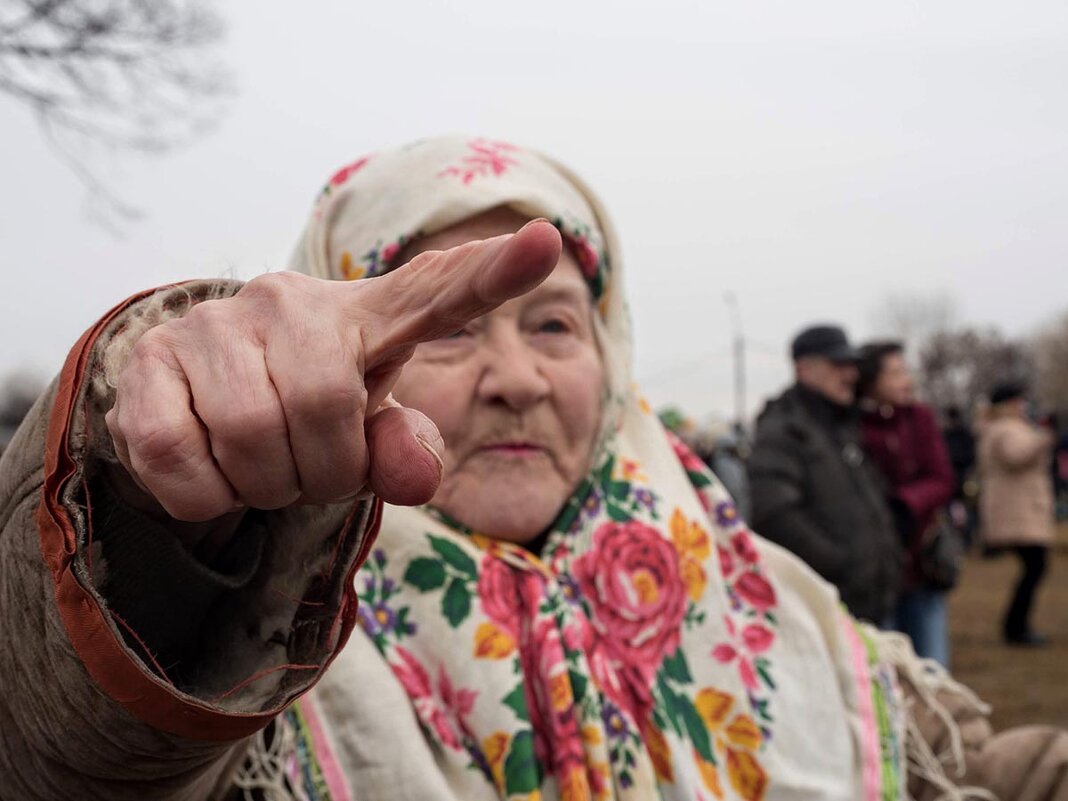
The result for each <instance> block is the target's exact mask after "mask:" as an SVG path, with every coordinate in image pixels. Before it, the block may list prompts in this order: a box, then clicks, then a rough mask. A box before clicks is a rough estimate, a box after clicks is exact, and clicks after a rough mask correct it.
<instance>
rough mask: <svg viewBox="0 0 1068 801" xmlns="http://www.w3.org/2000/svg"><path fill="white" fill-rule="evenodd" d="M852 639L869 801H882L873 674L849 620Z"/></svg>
mask: <svg viewBox="0 0 1068 801" xmlns="http://www.w3.org/2000/svg"><path fill="white" fill-rule="evenodd" d="M842 624H843V627H844V628H845V630H846V635H847V636H848V638H849V648H850V651H851V653H852V655H853V672H854V673H855V674H856V677H857V696H858V698H857V712H858V713H859V714H860V739H861V758H862V759H863V767H862V778H863V781H864V796H863V797H864V798H865V799H866V801H879V800H880V798H881V797H882V773H881V770H882V749H881V747H880V745H879V729H878V724H877V723H876V720H875V706H874V704H873V703H872V697H871V675H870V673H869V667H868V651H867V649H866V648H865V647H864V643H863V642H862V641H861V639H860V634H858V633H857V631H856V629H854V628H853V622H852V621H851V620H849V619H848V618H844V619H843V621H842Z"/></svg>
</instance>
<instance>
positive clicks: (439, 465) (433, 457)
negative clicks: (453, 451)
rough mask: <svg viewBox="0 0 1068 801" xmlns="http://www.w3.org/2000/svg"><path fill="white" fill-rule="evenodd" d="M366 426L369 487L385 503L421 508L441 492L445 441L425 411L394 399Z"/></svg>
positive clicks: (388, 401)
mask: <svg viewBox="0 0 1068 801" xmlns="http://www.w3.org/2000/svg"><path fill="white" fill-rule="evenodd" d="M386 404H389V405H383V407H382V408H381V409H379V411H377V412H376V413H375V414H374V416H372V417H371V418H370V419H369V420H368V421H367V423H366V425H365V432H366V437H367V449H368V453H369V458H370V468H369V471H368V482H367V483H368V486H369V487H370V489H371V491H372V492H373V493H374V494H375V495H377V496H378V497H379V498H381V499H382V500H383V501H385V502H386V503H391V504H394V505H396V506H420V505H421V504H424V503H427V502H429V501H430V499H431V498H433V497H434V493H436V492H437V491H438V485H440V484H441V476H442V471H443V469H444V462H443V457H444V455H445V442H444V441H443V440H442V438H441V434H440V433H438V429H437V426H435V425H434V423H433V422H432V421H431V420H430V418H429V417H427V416H426V415H425V414H423V413H422V412H418V411H416V410H415V409H407V408H405V407H403V406H400V405H397V404H396V401H393V400H392V398H390V399H388V400H387V401H386Z"/></svg>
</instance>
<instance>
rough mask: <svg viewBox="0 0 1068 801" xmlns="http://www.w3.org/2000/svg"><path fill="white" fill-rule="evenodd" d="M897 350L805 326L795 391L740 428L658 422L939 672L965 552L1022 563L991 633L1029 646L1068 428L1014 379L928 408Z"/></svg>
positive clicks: (743, 504) (857, 605)
mask: <svg viewBox="0 0 1068 801" xmlns="http://www.w3.org/2000/svg"><path fill="white" fill-rule="evenodd" d="M907 355H908V354H906V352H905V348H904V346H903V345H902V343H900V342H895V341H876V342H869V343H866V344H863V345H861V346H854V345H853V343H851V342H850V341H849V339H848V337H847V335H846V333H845V331H844V330H843V329H842V328H841V327H839V326H835V325H817V326H812V327H809V328H806V329H805V330H803V331H801V332H800V333H799V334H798V335H797V336H796V337H795V338H794V340H793V342H792V343H791V346H790V358H791V360H792V362H793V374H794V382H793V384H792V385H791V386H790V387H789V388H788V389H786V391H785V392H783V393H782V394H781V395H780V396H778V397H776V398H773V399H771V400H769V401H768V402H767V404H766V405H765V407H764V409H763V411H762V412H761V413H760V415H759V416H758V418H757V420H756V423H755V425H754V427H753V429H752V430H751V431H747V430H746V429H745V428H744V427H743V426H742V425H741V424H736V425H733V426H728V425H723V424H713V425H707V426H696V425H694V424H693V423H692V422H690V421H688V420H686V419H685V418H684V417H683V416H682V415H680V414H679V413H677V412H672V413H670V414H666V415H663V416H662V418H663V419H664V422H665V423H666V424H667V425H669V427H672V428H674V429H675V430H676V432H677V433H678V434H679V435H680V436H682V437H683V438H684V439H685V440H686V441H687V442H688V443H689V444H690V445H691V446H692V447H693V448H694V449H695V451H696V452H697V453H698V454H699V455H700V456H701V457H702V458H703V459H704V460H705V461H706V462H707V463H708V465H709V466H710V467H711V468H712V470H713V471H714V472H715V473H716V474H717V475H718V476H719V478H720V479H721V480H722V481H723V483H724V484H725V485H726V486H727V488H728V490H729V491H730V492H731V493H732V495H733V496H734V497H735V499H736V500H737V502H738V506H739V508H740V509H741V510H742V511H743V513H744V514H745V515H746V516H747V517H748V519H749V521H750V523H751V525H752V526H753V528H754V529H755V530H756V531H758V532H760V533H761V534H762V535H763V536H765V537H767V538H768V539H770V540H772V541H774V542H777V543H778V544H780V545H782V546H783V547H785V548H787V549H788V550H790V551H792V552H794V553H795V554H797V555H798V556H800V557H801V558H802V559H804V560H805V562H807V563H808V564H809V565H811V566H812V567H813V568H814V569H815V570H816V571H818V572H819V573H820V574H821V575H822V576H824V577H825V578H826V579H828V580H829V581H831V582H832V583H834V584H835V585H836V586H837V587H838V590H839V592H840V594H841V597H842V601H843V603H844V604H845V605H846V606H847V607H848V608H849V610H850V611H851V612H852V613H853V614H854V615H856V616H857V617H860V618H863V619H866V620H869V621H871V622H873V623H875V624H876V625H878V626H880V627H883V628H887V629H894V630H898V631H902V632H905V633H906V634H908V635H909V636H910V637H911V638H912V639H913V642H914V644H915V646H916V649H917V652H918V653H919V654H920V655H921V656H924V657H928V658H931V659H934V660H937V661H938V662H940V663H942V664H944V665H948V663H949V644H948V642H949V626H948V620H947V613H946V599H947V594H948V593H949V592H951V591H952V589H953V587H954V586H955V585H956V584H957V582H958V580H959V577H960V572H961V569H962V565H963V560H964V556H965V554H966V553H967V552H968V550H970V549H974V550H977V551H980V552H982V553H983V554H984V555H987V556H997V555H1000V554H1013V555H1014V556H1015V558H1016V559H1018V560H1019V562H1020V574H1019V579H1018V580H1017V582H1016V584H1015V586H1014V587H1012V588H1009V589H1008V591H1007V595H1008V598H1007V602H1006V606H1005V609H1004V613H1003V616H1002V619H1001V621H1000V626H1001V635H1002V636H1003V638H1004V640H1005V642H1006V643H1008V644H1010V645H1014V646H1021V647H1041V646H1043V645H1045V644H1046V643H1047V642H1048V640H1047V637H1046V636H1044V635H1043V634H1042V633H1040V632H1037V631H1036V630H1035V629H1034V628H1033V627H1032V624H1031V618H1032V614H1031V613H1032V608H1033V606H1034V600H1035V594H1036V590H1037V589H1038V587H1039V585H1040V583H1041V582H1042V580H1043V577H1044V576H1045V573H1046V570H1047V562H1048V552H1049V548H1050V546H1051V545H1052V544H1053V542H1054V540H1055V536H1056V522H1057V519H1058V518H1061V519H1063V518H1064V517H1065V514H1066V506H1068V504H1066V495H1068V431H1066V430H1064V429H1063V428H1062V427H1061V426H1059V424H1058V418H1057V416H1056V414H1054V413H1049V412H1046V411H1044V410H1040V409H1038V408H1037V407H1036V405H1035V404H1034V402H1033V401H1032V399H1031V395H1030V392H1029V387H1028V385H1027V384H1026V383H1025V382H1022V381H1019V380H1016V379H1015V377H1014V376H1013V375H1011V374H1010V375H1006V376H1004V377H1003V380H1001V381H999V382H997V383H996V384H995V385H994V386H991V387H990V388H989V391H988V392H987V393H986V394H985V395H984V396H981V397H977V398H975V402H974V404H973V406H972V407H971V408H967V409H962V408H959V407H951V408H945V409H933V408H931V407H929V406H927V405H925V404H924V403H922V402H921V401H920V400H919V399H918V396H919V393H918V391H917V390H918V388H917V382H916V380H915V378H914V375H913V373H912V371H911V369H910V367H909V362H908V359H907Z"/></svg>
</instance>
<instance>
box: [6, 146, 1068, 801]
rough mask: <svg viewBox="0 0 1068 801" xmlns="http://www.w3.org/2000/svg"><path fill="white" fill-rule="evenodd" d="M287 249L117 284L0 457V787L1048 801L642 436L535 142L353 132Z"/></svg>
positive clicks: (929, 671) (905, 657) (648, 419)
mask: <svg viewBox="0 0 1068 801" xmlns="http://www.w3.org/2000/svg"><path fill="white" fill-rule="evenodd" d="M539 218H545V219H546V220H548V222H547V221H543V220H541V219H539ZM294 266H295V268H296V269H297V270H299V271H301V272H304V273H306V274H308V275H300V274H296V273H287V274H275V275H268V276H263V277H260V278H257V279H255V280H253V281H251V282H249V283H248V284H246V285H244V286H239V285H237V284H233V283H228V282H222V281H194V282H190V283H186V284H182V285H179V286H175V287H165V288H162V289H158V290H154V291H150V292H147V293H145V294H143V295H140V296H137V297H135V298H132V299H130V300H128V301H126V302H124V303H122V304H120V305H119V306H118V307H116V308H115V309H114V310H112V311H111V312H109V313H108V314H107V315H105V316H104V317H103V318H102V319H101V320H100V322H99V323H97V324H96V325H95V326H94V327H93V328H92V329H91V330H90V331H88V332H87V333H86V335H85V336H84V337H83V338H82V339H81V340H80V341H79V342H78V343H77V344H76V345H75V346H74V348H73V350H72V352H71V355H70V358H69V360H68V362H67V364H66V366H65V367H64V369H63V372H62V374H61V375H60V377H59V378H58V380H57V381H56V382H55V384H54V385H53V387H52V389H51V390H50V391H49V392H48V393H47V394H46V395H45V397H43V398H42V399H41V401H40V402H39V403H38V405H37V407H36V409H35V411H34V412H33V413H32V414H31V415H30V417H29V418H28V420H27V422H26V424H25V425H24V426H23V428H22V429H21V430H20V432H19V434H18V435H17V437H16V439H15V442H14V443H13V445H12V447H11V449H10V450H9V451H8V453H7V454H5V456H4V462H3V478H2V484H0V503H2V506H0V509H2V510H3V516H2V517H0V520H2V521H3V526H4V528H3V536H2V538H0V549H2V553H0V570H2V572H0V588H2V591H0V614H2V615H3V625H4V632H5V635H6V637H7V642H8V645H7V647H5V648H4V649H2V650H0V686H2V687H3V690H4V693H3V696H2V701H0V724H2V731H3V732H4V735H3V738H0V772H2V776H3V778H2V781H0V788H2V790H0V794H2V795H3V797H4V798H18V799H23V800H26V799H59V798H64V799H66V798H78V799H105V798H106V799H120V800H121V799H166V800H167V801H177V800H178V799H272V800H273V799H294V800H296V799H332V800H333V801H339V800H342V799H380V798H389V799H456V800H457V801H459V799H487V800H488V799H502V798H503V799H519V798H523V799H537V798H559V799H566V800H568V801H571V800H572V799H636V800H638V799H640V800H642V801H644V800H645V799H659V798H664V799H688V800H689V799H702V798H703V799H712V798H731V799H747V800H749V801H753V800H755V799H815V798H820V799H842V801H847V800H849V801H853V800H855V799H895V798H901V799H904V798H906V795H907V791H906V784H907V783H909V782H911V791H912V792H913V793H914V794H916V795H917V796H918V797H921V798H933V797H934V796H935V795H939V797H957V798H963V797H969V796H968V794H966V793H962V792H961V791H958V790H957V789H955V782H956V783H965V784H966V783H969V782H981V783H984V784H986V785H988V786H992V787H995V788H996V789H997V791H998V792H1001V793H1002V797H1005V798H1015V797H1024V796H1026V797H1029V798H1053V797H1054V795H1053V793H1057V792H1059V793H1061V794H1062V795H1058V796H1056V797H1058V798H1063V797H1064V795H1063V793H1065V792H1066V789H1065V788H1064V787H1062V786H1060V785H1058V781H1059V780H1058V779H1057V777H1058V776H1061V775H1063V767H1064V764H1065V762H1066V751H1068V747H1066V745H1065V741H1064V739H1063V738H1061V737H1060V736H1059V734H1058V733H1056V732H1052V731H1046V730H1035V731H1032V732H1029V733H1025V734H1024V735H1022V736H1021V735H1019V734H1010V735H1007V736H1002V737H1000V738H995V737H991V736H990V733H989V729H988V728H986V727H985V723H984V721H983V719H982V716H981V709H980V706H979V705H978V704H977V703H975V702H974V699H972V698H971V697H970V695H969V694H968V693H967V692H966V691H964V690H962V689H961V688H959V687H956V686H955V685H953V684H952V682H950V681H949V680H948V678H947V677H946V676H945V674H944V673H941V672H939V671H938V670H936V669H934V668H932V667H928V666H923V665H920V664H919V663H917V662H916V660H915V658H914V657H913V656H912V655H911V652H909V650H908V648H907V646H904V645H903V641H902V640H901V639H900V638H895V637H894V636H893V635H880V634H877V633H876V632H874V631H872V630H870V629H867V628H864V627H860V626H857V625H856V624H854V622H853V621H852V620H850V619H849V618H848V617H847V615H846V614H845V613H844V612H843V611H842V610H841V608H840V605H839V603H838V600H837V597H836V595H835V593H834V591H833V589H832V588H831V587H829V586H828V585H827V584H826V583H825V582H823V581H822V580H820V579H819V578H817V577H816V576H815V575H814V574H813V573H812V572H811V571H810V570H808V569H807V568H806V567H804V566H803V565H802V564H801V563H800V562H798V561H797V560H796V559H795V558H793V557H792V556H790V555H789V554H786V553H785V552H783V551H781V550H780V549H778V548H775V547H774V546H771V545H769V544H767V543H765V542H764V541H762V540H760V539H759V538H758V537H756V536H754V535H753V534H752V533H750V532H749V531H748V530H747V528H746V527H745V525H744V523H742V521H741V520H740V519H739V517H738V515H737V514H736V512H735V509H734V506H733V505H732V503H731V501H730V499H729V498H728V497H727V496H726V494H725V493H724V492H723V491H722V489H721V488H720V486H719V484H718V482H717V481H716V480H715V478H714V477H713V476H711V475H710V474H709V473H708V472H707V471H705V469H704V468H703V467H702V466H701V464H700V462H699V461H698V460H697V459H695V458H694V457H693V456H692V455H691V454H689V453H688V452H686V451H685V449H684V448H682V447H681V446H680V445H679V444H678V443H676V442H673V441H672V440H670V439H669V438H668V437H667V435H666V434H665V432H664V430H663V429H662V427H661V426H660V424H659V423H658V421H657V420H656V418H655V417H654V416H653V415H651V414H650V412H649V409H648V407H647V405H645V404H644V403H643V401H642V400H641V398H640V396H639V395H638V394H637V393H636V391H635V389H634V388H633V386H632V384H631V381H630V374H629V364H630V360H629V350H630V339H629V333H628V325H627V315H626V308H625V304H624V300H623V294H622V286H623V278H622V272H621V269H622V262H621V258H620V254H619V248H618V245H617V243H616V240H615V237H614V235H613V233H612V230H611V227H610V225H609V223H608V220H607V218H606V216H605V214H604V211H603V209H602V208H601V206H600V205H599V204H598V202H597V201H596V199H595V198H594V197H593V195H592V194H591V193H590V192H589V190H587V189H586V188H585V186H584V185H583V184H582V183H581V182H580V181H579V180H578V179H577V178H575V177H574V176H573V175H572V174H571V173H570V172H568V171H567V170H566V169H564V168H563V167H561V166H559V165H557V164H555V163H554V162H552V161H551V160H549V159H547V158H545V157H543V156H540V155H538V154H535V153H533V152H529V151H525V150H521V149H518V148H516V147H514V146H511V145H507V144H503V143H499V142H489V141H485V140H465V139H462V138H455V137H453V138H445V139H437V140H430V141H424V142H420V143H416V144H414V145H411V146H409V147H406V148H403V149H401V150H397V151H393V152H384V153H379V154H376V155H373V156H371V157H370V158H368V159H361V160H360V161H358V162H356V163H354V164H352V165H350V166H349V167H346V168H345V169H344V170H342V171H341V172H339V173H338V174H337V175H335V176H334V177H333V178H332V179H331V180H330V182H329V183H328V185H327V186H326V187H325V188H324V190H323V192H322V195H321V197H320V199H319V202H318V204H317V206H316V209H315V212H314V215H313V217H312V219H311V222H310V223H309V225H308V228H307V230H306V231H305V233H304V236H303V239H302V241H301V244H300V247H299V249H298V252H297V255H296V259H295V265H294ZM309 276H311V277H309ZM357 278H361V279H362V278H366V279H367V280H360V281H349V282H340V281H337V280H330V279H357ZM42 555H43V560H42ZM357 571H358V572H357ZM936 691H940V692H941V694H940V695H939V696H938V698H937V699H936V697H935V692H936ZM906 695H907V696H908V697H910V698H911V699H912V703H911V704H906V703H905V697H906ZM949 713H952V717H951V715H950V714H949ZM953 717H955V718H956V722H953ZM958 723H959V724H961V725H959V726H958V725H957V724H958ZM943 751H945V753H946V754H948V755H950V756H947V758H949V759H952V758H953V757H955V758H956V760H957V762H958V763H959V767H960V768H961V771H962V773H961V774H960V775H959V776H958V777H957V778H955V779H954V781H950V779H948V778H947V776H946V772H945V771H944V770H943V767H942V765H941V764H940V762H939V760H938V758H936V756H935V754H941V753H943ZM965 770H966V771H967V775H965V774H964V773H963V771H965ZM1058 787H1059V789H1058ZM943 791H944V792H945V793H947V794H946V795H940V794H941V793H942V792H943ZM975 797H988V796H986V795H979V796H975Z"/></svg>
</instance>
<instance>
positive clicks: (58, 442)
mask: <svg viewBox="0 0 1068 801" xmlns="http://www.w3.org/2000/svg"><path fill="white" fill-rule="evenodd" d="M171 286H174V285H171ZM167 288H168V287H160V288H158V289H152V290H148V291H146V292H141V293H138V294H136V295H134V296H132V297H130V298H128V299H127V300H125V301H123V302H122V303H120V304H119V305H118V306H116V307H115V308H113V309H112V310H111V311H110V312H108V313H107V314H106V315H105V316H104V317H103V318H102V319H101V320H100V321H99V322H97V323H96V324H95V325H94V326H93V327H92V328H90V329H89V330H88V331H86V332H85V333H84V334H83V335H82V337H81V338H80V339H79V340H78V342H77V344H75V346H74V347H73V348H72V349H71V352H70V354H69V355H68V357H67V360H66V363H65V364H64V365H63V370H62V372H61V373H60V377H59V383H58V387H57V390H56V398H55V403H54V405H53V407H52V413H51V416H50V418H49V422H48V432H47V435H46V441H45V461H44V487H43V491H42V497H41V503H40V505H39V506H38V507H37V529H38V533H39V535H40V540H41V554H42V555H43V557H44V561H45V564H46V565H47V566H48V569H49V571H50V572H51V574H52V581H53V583H54V585H55V597H56V607H57V609H58V611H59V616H60V618H61V619H62V621H63V625H64V627H65V628H66V630H67V636H68V637H69V638H70V642H71V645H72V646H73V647H74V650H75V652H76V653H77V654H78V656H79V658H80V659H81V660H82V663H83V664H84V665H85V668H86V670H87V671H88V672H89V675H90V676H92V678H93V680H94V681H95V682H96V683H97V684H98V685H99V686H100V687H101V689H103V690H104V692H106V693H107V694H108V696H110V697H111V698H112V699H114V700H115V701H117V702H118V703H120V704H122V706H124V707H125V708H126V709H127V711H129V712H130V713H131V714H132V715H134V716H135V717H137V718H139V719H140V720H142V721H144V722H145V723H147V724H149V725H150V726H153V727H155V728H157V729H160V730H162V731H166V732H170V733H171V734H176V735H179V736H182V737H187V738H190V739H194V740H215V741H228V740H239V739H242V738H244V737H247V736H249V735H251V734H253V733H255V732H256V731H258V730H260V729H262V728H263V727H264V726H266V725H267V724H268V723H269V722H270V721H271V719H272V718H274V717H275V716H276V715H277V714H278V713H279V712H281V711H282V710H283V709H284V708H285V707H284V706H282V707H279V708H277V709H271V710H268V711H266V712H261V713H256V714H241V713H229V712H223V711H221V710H219V709H214V708H212V707H210V706H208V705H207V704H204V703H201V702H198V701H195V700H191V699H189V698H185V697H182V696H181V695H180V694H179V693H178V690H177V689H175V688H174V687H173V686H172V685H170V684H168V683H167V682H166V681H164V680H163V679H161V678H159V677H157V676H155V675H154V674H152V673H151V672H149V671H148V670H146V669H145V667H144V666H143V665H141V664H140V663H139V662H138V661H137V660H136V659H135V658H134V657H133V655H132V654H131V653H130V652H129V650H128V649H127V648H126V646H125V644H124V643H123V642H122V640H121V638H120V637H119V636H118V634H117V633H116V632H115V630H114V629H113V628H112V627H111V626H109V625H108V622H107V618H106V616H105V614H104V611H103V610H102V609H101V608H100V604H99V603H98V602H97V600H96V598H94V597H93V595H92V593H90V592H89V591H88V590H87V589H86V588H85V587H84V586H82V584H81V582H79V580H78V579H77V577H76V576H75V574H74V569H73V566H74V559H75V555H76V552H77V533H76V531H75V528H74V524H73V522H72V521H71V518H70V515H69V513H68V512H67V509H66V508H65V507H64V505H63V502H62V493H63V490H64V487H65V486H66V484H67V482H68V481H69V480H70V479H71V478H72V477H73V476H75V474H76V473H77V465H76V464H75V461H74V457H73V456H72V455H71V453H70V450H69V448H68V441H69V436H70V429H71V424H72V421H73V419H74V415H75V413H76V408H77V402H78V398H79V397H80V395H81V388H82V384H83V382H84V381H85V378H86V375H85V373H86V370H87V368H88V365H89V361H90V357H91V355H92V349H93V345H94V344H95V343H96V341H97V339H98V338H99V336H100V335H101V333H102V332H103V331H104V330H105V329H106V328H107V326H108V325H109V324H110V323H112V322H113V321H114V319H115V318H116V317H117V316H118V315H120V314H121V313H122V312H124V311H125V310H126V309H127V308H129V307H130V306H131V305H133V304H134V303H137V302H138V301H140V300H143V299H144V298H147V297H148V296H149V295H151V294H153V293H154V292H157V291H160V290H161V289H167ZM355 513H356V507H354V508H353V510H352V512H351V513H350V514H349V516H348V518H347V519H346V521H345V524H344V527H343V529H342V536H343V532H344V531H345V530H347V529H348V527H349V526H350V525H351V524H352V520H353V517H354V516H355ZM381 518H382V503H381V501H378V500H377V499H376V501H375V506H374V509H373V510H372V516H371V520H370V523H369V526H368V530H367V533H366V535H365V536H364V540H363V542H361V544H360V551H359V554H358V555H357V559H356V561H355V563H354V564H353V566H352V568H351V569H350V570H349V572H348V575H347V576H346V577H345V589H344V592H343V595H342V598H341V603H340V605H339V608H338V613H337V616H336V618H335V622H334V632H336V633H337V647H336V648H335V649H334V651H333V653H331V654H330V656H329V657H328V658H327V659H326V661H325V662H324V664H323V665H322V668H321V670H320V673H319V675H320V676H321V675H322V673H323V672H325V670H326V668H327V667H328V666H329V664H330V663H331V662H332V661H333V660H334V658H335V657H336V656H337V655H338V653H340V651H341V649H342V648H343V647H344V645H345V643H346V642H347V641H348V638H349V635H350V634H351V633H352V629H353V626H354V625H355V623H356V606H357V603H358V601H357V598H356V591H355V588H354V587H353V582H352V579H353V576H354V574H355V572H356V570H357V569H358V567H359V565H360V564H362V563H363V561H364V560H365V559H366V558H367V554H368V552H369V551H370V549H371V545H372V544H373V542H374V540H375V538H376V536H377V534H378V526H379V524H380V522H381Z"/></svg>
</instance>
